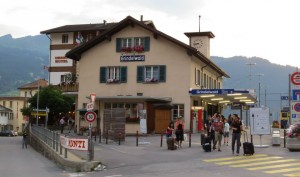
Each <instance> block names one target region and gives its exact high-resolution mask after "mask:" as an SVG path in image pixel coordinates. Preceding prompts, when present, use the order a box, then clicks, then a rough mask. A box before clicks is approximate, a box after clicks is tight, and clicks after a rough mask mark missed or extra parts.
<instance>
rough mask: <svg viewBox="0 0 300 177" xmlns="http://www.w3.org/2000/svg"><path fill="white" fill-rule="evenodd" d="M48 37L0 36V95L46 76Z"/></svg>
mask: <svg viewBox="0 0 300 177" xmlns="http://www.w3.org/2000/svg"><path fill="white" fill-rule="evenodd" d="M48 48H49V39H48V38H47V37H46V36H44V35H38V36H28V37H23V38H18V39H13V38H12V37H11V35H6V36H3V37H0V53H1V55H0V95H8V94H11V93H12V92H13V93H15V92H16V90H17V88H18V87H19V86H21V85H23V84H25V83H28V82H32V81H34V80H36V79H38V78H47V77H48V76H47V75H48V73H47V72H45V71H43V66H45V65H46V66H47V65H48V58H49V54H48V53H49V50H48Z"/></svg>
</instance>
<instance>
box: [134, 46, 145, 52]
mask: <svg viewBox="0 0 300 177" xmlns="http://www.w3.org/2000/svg"><path fill="white" fill-rule="evenodd" d="M133 50H134V51H135V52H138V53H141V52H144V46H141V45H138V46H134V47H133Z"/></svg>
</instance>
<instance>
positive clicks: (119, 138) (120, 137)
mask: <svg viewBox="0 0 300 177" xmlns="http://www.w3.org/2000/svg"><path fill="white" fill-rule="evenodd" d="M120 145H121V133H119V146H120Z"/></svg>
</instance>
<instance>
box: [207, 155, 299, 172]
mask: <svg viewBox="0 0 300 177" xmlns="http://www.w3.org/2000/svg"><path fill="white" fill-rule="evenodd" d="M282 158H284V157H280V156H268V155H265V154H258V155H256V156H255V155H254V156H241V157H240V156H238V157H236V156H234V157H225V158H214V159H204V160H203V161H204V162H211V163H215V164H217V165H228V167H233V168H244V169H246V170H264V171H262V172H264V173H268V174H275V173H278V174H279V173H281V174H282V175H283V176H287V177H300V162H299V160H297V159H282ZM247 167H248V168H247Z"/></svg>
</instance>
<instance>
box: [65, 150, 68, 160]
mask: <svg viewBox="0 0 300 177" xmlns="http://www.w3.org/2000/svg"><path fill="white" fill-rule="evenodd" d="M65 158H68V149H67V148H65Z"/></svg>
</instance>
